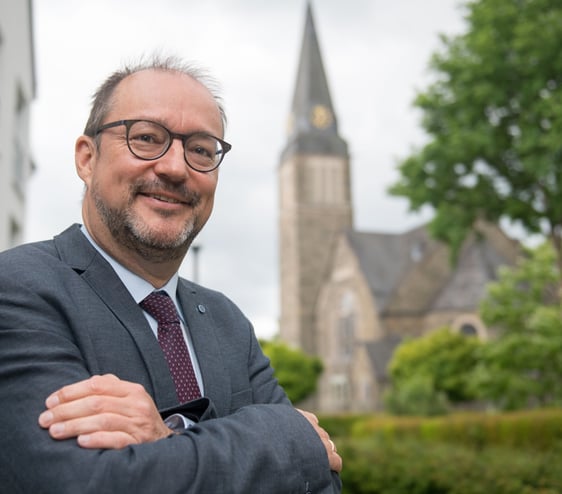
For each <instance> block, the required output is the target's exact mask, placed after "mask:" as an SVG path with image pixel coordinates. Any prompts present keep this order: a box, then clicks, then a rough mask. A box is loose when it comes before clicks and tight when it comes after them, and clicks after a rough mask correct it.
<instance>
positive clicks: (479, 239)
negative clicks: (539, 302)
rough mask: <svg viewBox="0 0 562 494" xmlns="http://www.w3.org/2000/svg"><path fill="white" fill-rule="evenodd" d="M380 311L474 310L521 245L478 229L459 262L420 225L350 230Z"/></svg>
mask: <svg viewBox="0 0 562 494" xmlns="http://www.w3.org/2000/svg"><path fill="white" fill-rule="evenodd" d="M347 236H348V239H349V244H350V246H351V248H352V249H353V251H354V252H355V255H356V257H357V259H358V261H359V264H360V267H361V270H362V273H363V275H364V276H365V278H366V280H367V282H368V284H369V286H370V288H371V292H372V294H373V298H374V300H375V303H376V304H377V308H378V309H379V311H381V312H382V313H383V314H386V315H390V314H392V315H403V314H420V313H425V312H428V311H430V310H474V308H476V307H477V306H478V303H479V301H480V300H481V299H482V296H483V294H484V289H485V286H486V284H487V283H488V282H490V281H492V280H494V279H495V277H496V272H497V269H498V267H499V266H501V265H506V264H512V263H513V262H514V261H515V256H516V255H517V252H518V251H517V245H516V242H514V241H512V240H510V239H508V237H506V236H505V234H504V233H503V232H502V231H501V230H500V229H499V228H497V227H494V226H491V225H479V229H478V232H477V233H476V234H472V235H471V236H470V237H469V238H468V239H467V240H466V242H465V244H464V245H463V248H462V249H461V251H460V253H459V256H458V260H457V263H456V264H455V265H453V264H452V263H451V258H450V251H449V249H448V247H447V246H446V245H444V244H442V243H440V242H438V241H436V240H434V239H432V238H431V236H430V234H429V232H428V231H427V228H426V227H425V226H420V227H418V228H415V229H413V230H410V231H407V232H405V233H398V234H383V233H362V232H355V231H352V232H348V233H347Z"/></svg>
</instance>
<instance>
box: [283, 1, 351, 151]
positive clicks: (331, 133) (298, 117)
mask: <svg viewBox="0 0 562 494" xmlns="http://www.w3.org/2000/svg"><path fill="white" fill-rule="evenodd" d="M287 153H314V154H317V153H319V154H331V155H334V154H335V155H338V156H347V144H346V142H345V141H344V140H343V139H342V138H341V137H340V136H339V135H338V124H337V118H336V114H335V112H334V107H333V105H332V98H331V97H330V90H329V87H328V80H327V78H326V73H325V71H324V64H323V62H322V56H321V53H320V45H319V43H318V37H317V35H316V29H315V27H314V19H313V16H312V7H311V5H310V2H307V6H306V20H305V25H304V34H303V39H302V46H301V52H300V60H299V68H298V73H297V81H296V84H295V91H294V94H293V104H292V108H291V114H290V117H289V135H288V142H287V146H286V148H285V150H284V152H283V156H286V155H287Z"/></svg>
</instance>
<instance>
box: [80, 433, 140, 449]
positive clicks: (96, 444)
mask: <svg viewBox="0 0 562 494" xmlns="http://www.w3.org/2000/svg"><path fill="white" fill-rule="evenodd" d="M77 441H78V444H79V445H80V446H81V447H82V448H88V449H121V448H124V447H125V446H128V445H129V444H135V443H136V440H135V438H134V437H133V436H131V435H129V434H126V433H124V432H122V431H112V432H108V431H98V432H93V433H91V434H81V435H79V436H78V437H77Z"/></svg>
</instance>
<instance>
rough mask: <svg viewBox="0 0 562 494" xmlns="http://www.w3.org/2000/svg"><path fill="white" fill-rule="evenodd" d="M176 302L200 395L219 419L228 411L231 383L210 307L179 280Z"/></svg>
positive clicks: (194, 291) (187, 285) (182, 280)
mask: <svg viewBox="0 0 562 494" xmlns="http://www.w3.org/2000/svg"><path fill="white" fill-rule="evenodd" d="M178 299H179V301H180V304H181V307H182V311H183V314H184V317H185V320H186V323H187V326H188V328H189V332H190V334H191V339H192V341H193V347H194V350H195V354H196V355H197V361H198V363H199V368H200V369H201V374H202V376H203V385H204V387H205V390H204V394H205V396H207V397H209V398H210V399H211V401H212V402H213V403H214V405H215V407H216V410H217V413H218V415H219V416H222V415H225V414H227V413H228V412H229V407H230V396H231V394H232V390H231V382H230V377H229V375H228V372H227V371H226V368H225V366H224V357H225V356H224V355H222V352H221V346H220V343H219V341H218V337H217V333H216V331H215V325H214V324H213V319H212V317H211V314H210V310H209V309H210V307H208V306H207V305H206V301H205V300H204V299H203V298H202V297H200V295H199V293H198V291H197V288H196V286H195V285H193V284H191V283H189V282H187V281H186V280H184V279H182V278H180V279H179V282H178Z"/></svg>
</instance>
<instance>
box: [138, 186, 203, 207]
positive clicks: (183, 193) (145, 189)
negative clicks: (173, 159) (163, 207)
mask: <svg viewBox="0 0 562 494" xmlns="http://www.w3.org/2000/svg"><path fill="white" fill-rule="evenodd" d="M161 192H168V193H170V194H172V195H173V196H174V197H176V198H178V199H180V200H181V201H182V202H185V203H187V204H188V205H189V206H191V207H194V206H197V204H199V201H200V200H201V196H200V195H199V194H198V193H197V192H195V191H193V190H190V189H189V188H188V187H187V186H186V185H185V184H184V183H181V184H177V183H173V182H168V181H166V180H162V179H159V180H149V181H147V180H139V181H138V182H135V183H134V184H132V185H131V198H132V197H134V196H135V195H137V194H158V193H161Z"/></svg>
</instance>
